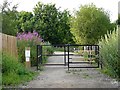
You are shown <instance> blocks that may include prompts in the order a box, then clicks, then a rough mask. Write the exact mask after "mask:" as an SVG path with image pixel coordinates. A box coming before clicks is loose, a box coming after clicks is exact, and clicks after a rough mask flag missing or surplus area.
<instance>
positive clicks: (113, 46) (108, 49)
mask: <svg viewBox="0 0 120 90" xmlns="http://www.w3.org/2000/svg"><path fill="white" fill-rule="evenodd" d="M99 45H100V55H101V57H102V61H103V65H104V70H105V73H107V74H109V75H110V76H113V77H120V76H119V75H120V67H118V65H120V61H119V60H120V59H118V30H116V31H115V30H114V31H113V32H112V33H111V34H107V35H105V38H102V39H101V41H100V42H99Z"/></svg>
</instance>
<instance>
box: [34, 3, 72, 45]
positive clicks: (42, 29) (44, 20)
mask: <svg viewBox="0 0 120 90" xmlns="http://www.w3.org/2000/svg"><path fill="white" fill-rule="evenodd" d="M34 15H35V16H34V26H35V29H36V30H37V31H38V32H39V33H40V34H41V36H42V38H43V39H44V40H45V41H49V42H50V43H52V44H60V43H61V44H62V43H68V42H70V40H71V41H73V40H72V39H71V36H70V34H71V33H70V31H69V30H70V26H69V24H68V20H69V16H70V15H69V12H68V11H66V10H65V11H63V12H61V11H60V10H59V9H57V8H56V7H55V5H54V4H42V3H41V2H38V4H37V5H36V6H35V8H34ZM68 34H69V35H68ZM68 38H69V40H68Z"/></svg>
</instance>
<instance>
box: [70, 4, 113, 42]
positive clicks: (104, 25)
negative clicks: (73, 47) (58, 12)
mask: <svg viewBox="0 0 120 90" xmlns="http://www.w3.org/2000/svg"><path fill="white" fill-rule="evenodd" d="M70 24H71V33H72V34H73V35H74V41H75V42H76V43H77V44H97V43H98V40H99V39H100V38H101V36H104V34H106V33H107V30H108V31H110V28H111V26H110V19H109V15H108V13H107V12H105V11H104V10H103V9H101V8H97V7H96V6H95V5H93V4H90V5H84V6H81V7H80V9H79V11H77V12H76V13H75V16H74V17H72V18H71V22H70Z"/></svg>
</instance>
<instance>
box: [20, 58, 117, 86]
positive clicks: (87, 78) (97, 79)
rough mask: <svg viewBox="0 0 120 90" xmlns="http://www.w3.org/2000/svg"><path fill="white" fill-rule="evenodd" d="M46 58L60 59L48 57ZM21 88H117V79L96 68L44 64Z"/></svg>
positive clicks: (58, 59)
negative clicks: (34, 77) (36, 74)
mask: <svg viewBox="0 0 120 90" xmlns="http://www.w3.org/2000/svg"><path fill="white" fill-rule="evenodd" d="M48 60H50V62H51V60H53V61H54V60H57V61H60V60H62V57H60V56H59V57H56V56H55V57H49V58H48ZM22 87H23V88H117V87H118V83H117V81H115V80H113V79H111V78H109V77H108V76H106V75H103V74H101V73H100V72H99V71H98V70H96V69H92V68H91V69H80V68H79V69H76V68H74V69H70V71H68V70H67V66H45V67H44V70H43V71H40V74H39V76H38V77H37V78H36V79H35V80H33V81H30V82H28V84H27V85H25V86H22Z"/></svg>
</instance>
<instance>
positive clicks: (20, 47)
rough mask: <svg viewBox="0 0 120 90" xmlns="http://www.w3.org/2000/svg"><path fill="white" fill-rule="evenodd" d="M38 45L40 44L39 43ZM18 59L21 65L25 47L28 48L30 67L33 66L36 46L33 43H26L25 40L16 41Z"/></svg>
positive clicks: (23, 59) (35, 59) (35, 61)
mask: <svg viewBox="0 0 120 90" xmlns="http://www.w3.org/2000/svg"><path fill="white" fill-rule="evenodd" d="M39 44H40V43H39ZM17 45H18V57H19V60H20V62H21V63H24V62H25V47H30V56H31V57H30V60H31V65H32V66H34V65H36V63H37V58H36V55H37V50H36V48H37V44H36V43H35V42H33V41H29V40H28V41H26V40H18V42H17Z"/></svg>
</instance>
